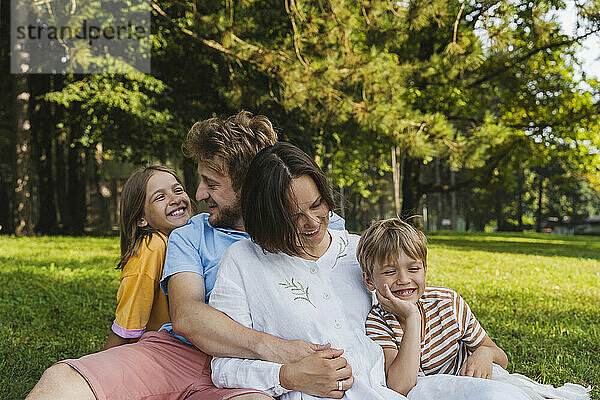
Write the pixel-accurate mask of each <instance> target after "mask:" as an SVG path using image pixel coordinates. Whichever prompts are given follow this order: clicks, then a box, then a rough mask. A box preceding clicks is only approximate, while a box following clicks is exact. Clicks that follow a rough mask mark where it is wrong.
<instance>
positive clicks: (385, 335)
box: [365, 306, 398, 350]
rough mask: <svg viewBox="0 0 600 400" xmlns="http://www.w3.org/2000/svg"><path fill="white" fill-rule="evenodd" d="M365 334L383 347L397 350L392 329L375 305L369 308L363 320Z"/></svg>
mask: <svg viewBox="0 0 600 400" xmlns="http://www.w3.org/2000/svg"><path fill="white" fill-rule="evenodd" d="M365 329H366V333H367V336H368V337H370V338H371V340H373V341H374V342H375V343H377V344H378V345H380V346H381V347H382V348H384V349H392V350H397V349H398V344H397V343H396V337H395V335H394V330H393V329H392V327H390V326H389V325H388V323H387V322H386V320H385V318H384V316H383V313H382V312H381V310H380V308H379V307H377V306H375V307H373V308H371V311H370V312H369V315H368V316H367V321H366V322H365Z"/></svg>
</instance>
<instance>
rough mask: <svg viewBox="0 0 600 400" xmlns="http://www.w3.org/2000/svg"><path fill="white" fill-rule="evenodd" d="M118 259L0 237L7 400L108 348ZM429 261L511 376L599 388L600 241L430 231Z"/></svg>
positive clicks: (56, 243) (106, 247)
mask: <svg viewBox="0 0 600 400" xmlns="http://www.w3.org/2000/svg"><path fill="white" fill-rule="evenodd" d="M118 255H119V244H118V239H117V238H72V237H41V238H32V239H17V238H11V237H6V236H2V237H0V335H1V337H2V341H0V368H1V369H0V381H1V382H2V383H3V384H2V385H0V398H1V399H20V398H23V397H25V395H26V393H27V392H28V391H29V390H30V389H31V387H33V385H34V384H35V382H36V381H37V379H39V377H40V375H41V374H42V372H43V371H44V369H46V368H47V367H48V366H50V365H51V364H52V363H53V362H55V361H57V360H60V359H64V358H71V357H80V356H82V355H84V354H88V353H91V352H95V351H98V350H100V349H101V348H102V346H103V344H104V341H105V339H106V335H107V332H108V328H109V326H110V323H111V321H112V318H113V313H114V308H115V303H116V290H117V287H118V282H119V271H117V270H115V269H114V266H115V265H116V263H117V261H118ZM428 262H429V267H428V281H429V283H430V284H433V285H443V286H449V287H452V288H454V289H455V290H457V291H458V292H459V293H460V294H461V295H462V296H463V297H464V298H465V299H466V300H467V302H468V303H469V304H470V305H471V308H472V309H473V312H474V313H475V315H476V316H477V317H478V319H479V320H480V321H481V323H482V325H483V326H484V328H485V329H486V330H487V332H488V334H489V335H490V336H491V337H492V338H493V339H494V340H495V341H496V343H497V344H498V345H500V346H501V347H502V348H503V349H504V350H505V351H506V352H507V354H508V356H509V359H510V364H509V370H511V371H514V372H519V373H522V374H525V375H527V376H529V377H531V378H534V379H536V380H538V381H540V382H543V383H551V384H554V385H558V384H562V383H563V382H567V381H569V382H576V383H581V384H584V385H593V386H594V387H598V386H600V238H593V237H574V236H554V235H543V234H498V233H494V234H463V233H455V232H443V233H437V234H433V233H432V234H430V235H429V259H428ZM593 393H594V394H593V398H594V399H597V400H600V392H599V391H598V389H595V390H594V392H593Z"/></svg>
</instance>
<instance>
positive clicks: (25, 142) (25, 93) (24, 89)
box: [13, 74, 34, 236]
mask: <svg viewBox="0 0 600 400" xmlns="http://www.w3.org/2000/svg"><path fill="white" fill-rule="evenodd" d="M13 77H14V84H15V97H16V102H15V117H16V128H15V180H14V197H13V205H14V209H13V219H14V229H15V235H17V236H32V235H33V234H34V228H33V224H34V222H33V199H32V197H31V194H32V184H31V175H32V174H31V172H32V171H31V122H30V119H29V104H30V98H31V93H30V91H29V82H28V80H29V79H28V78H27V76H26V75H23V74H18V75H13Z"/></svg>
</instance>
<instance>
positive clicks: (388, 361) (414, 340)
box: [383, 315, 421, 396]
mask: <svg viewBox="0 0 600 400" xmlns="http://www.w3.org/2000/svg"><path fill="white" fill-rule="evenodd" d="M412 319H413V321H406V323H405V325H404V326H403V329H402V330H403V332H404V334H403V336H402V341H401V342H400V344H399V345H398V350H392V349H384V350H383V355H384V356H385V376H386V382H387V386H388V387H389V388H390V389H392V390H395V391H396V392H398V393H400V394H403V395H404V396H406V395H407V394H408V392H410V390H411V389H412V388H413V387H414V386H415V385H416V383H417V375H418V373H419V365H420V360H421V330H420V328H421V319H420V318H419V316H418V315H417V317H413V318H412Z"/></svg>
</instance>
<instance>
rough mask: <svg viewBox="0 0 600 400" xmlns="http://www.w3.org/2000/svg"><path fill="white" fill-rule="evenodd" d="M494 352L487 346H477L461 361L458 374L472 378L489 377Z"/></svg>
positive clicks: (490, 375)
mask: <svg viewBox="0 0 600 400" xmlns="http://www.w3.org/2000/svg"><path fill="white" fill-rule="evenodd" d="M493 362H494V353H493V351H492V350H491V349H490V348H489V347H487V346H479V347H478V348H477V349H475V351H474V352H473V354H471V355H470V356H469V357H467V359H466V360H465V362H464V363H463V365H462V367H461V369H460V372H459V374H460V375H462V376H472V377H473V378H484V379H491V377H492V364H493Z"/></svg>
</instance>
